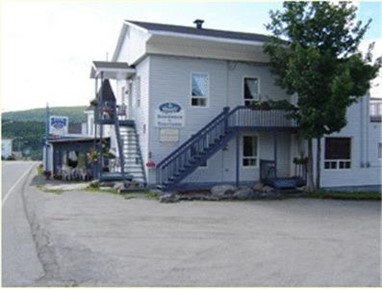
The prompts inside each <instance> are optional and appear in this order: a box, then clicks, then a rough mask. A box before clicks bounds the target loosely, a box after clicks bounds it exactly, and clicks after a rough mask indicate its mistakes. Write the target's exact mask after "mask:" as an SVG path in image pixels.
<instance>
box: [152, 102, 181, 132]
mask: <svg viewBox="0 0 382 289" xmlns="http://www.w3.org/2000/svg"><path fill="white" fill-rule="evenodd" d="M154 121H155V126H156V127H163V128H180V127H183V126H184V110H183V109H182V107H181V106H180V105H179V104H177V103H174V102H165V103H162V104H161V105H159V107H158V108H157V109H156V110H155V120H154Z"/></svg>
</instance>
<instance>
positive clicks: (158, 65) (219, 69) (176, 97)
mask: <svg viewBox="0 0 382 289" xmlns="http://www.w3.org/2000/svg"><path fill="white" fill-rule="evenodd" d="M145 61H146V62H148V63H149V65H147V66H149V68H150V69H149V77H150V81H149V85H148V90H149V91H148V97H149V111H148V117H149V125H148V126H147V128H150V129H148V134H149V137H148V139H147V138H143V140H148V142H149V143H148V146H146V145H145V144H144V143H143V142H141V145H142V147H143V149H144V150H146V149H147V151H146V152H147V153H148V152H151V154H152V159H153V160H154V162H155V163H158V162H160V161H161V160H162V159H163V158H165V157H166V156H167V155H169V154H170V153H171V152H172V151H173V150H175V149H176V148H177V147H178V146H179V145H181V144H182V143H183V142H185V141H186V140H187V139H188V138H189V137H190V135H191V134H192V133H195V132H197V131H198V130H199V129H201V128H202V127H203V126H204V125H205V124H207V123H208V122H209V121H210V120H212V119H213V118H214V117H215V116H216V115H218V114H219V113H221V112H222V110H223V107H225V106H230V107H231V108H234V107H236V106H237V105H243V104H244V100H243V96H242V95H243V79H244V77H246V76H254V77H258V78H259V79H260V95H261V98H262V99H264V100H265V99H283V98H287V97H288V96H287V95H286V94H285V93H284V92H283V91H281V90H280V89H279V88H278V87H276V86H275V85H274V83H273V79H272V78H271V75H270V72H269V68H268V67H266V66H259V65H255V64H246V63H233V62H228V61H222V60H206V59H193V58H182V57H171V56H149V57H147V58H146V59H145ZM137 69H138V71H139V66H138V67H137ZM193 72H201V73H207V74H208V76H209V96H208V106H207V107H193V106H191V74H192V73H193ZM138 73H139V72H138ZM143 79H145V78H144V77H142V80H143ZM144 86H146V85H144V84H143V83H142V89H143V87H144ZM164 102H175V103H177V104H179V105H180V106H181V107H182V109H184V110H185V126H184V127H183V128H181V129H180V131H179V135H180V141H179V142H178V143H161V142H160V141H159V128H158V127H155V121H154V114H155V110H156V109H157V108H158V107H159V105H160V104H162V103H164ZM142 106H145V104H143V103H142ZM145 113H147V111H145ZM136 116H137V118H136V120H137V124H138V125H139V124H140V123H142V120H139V119H140V118H142V116H141V115H136ZM253 134H255V135H257V136H258V140H259V155H258V159H260V158H266V159H273V135H272V134H269V133H253ZM242 135H243V134H241V137H240V150H241V147H242V144H241V142H242ZM246 135H248V133H246ZM240 155H241V151H240ZM278 159H279V168H280V172H281V175H289V171H290V162H291V159H290V135H289V134H279V136H278ZM235 177H236V140H235V139H233V140H231V141H230V142H229V144H228V146H227V148H226V149H225V150H223V151H219V152H218V153H216V154H215V155H214V156H213V157H212V158H210V159H209V160H208V166H207V168H198V169H197V170H196V171H195V172H194V173H193V174H192V175H190V176H189V177H187V178H186V179H185V180H184V181H183V182H234V181H235ZM258 178H259V168H258V167H257V168H244V167H242V166H241V159H240V180H241V181H255V180H257V179H258ZM148 182H149V183H150V184H154V183H155V170H151V171H150V173H149V179H148Z"/></svg>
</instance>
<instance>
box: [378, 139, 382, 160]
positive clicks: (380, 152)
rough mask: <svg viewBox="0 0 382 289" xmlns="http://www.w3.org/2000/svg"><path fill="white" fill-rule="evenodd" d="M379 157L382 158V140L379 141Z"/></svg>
mask: <svg viewBox="0 0 382 289" xmlns="http://www.w3.org/2000/svg"><path fill="white" fill-rule="evenodd" d="M378 158H379V159H382V142H380V143H378Z"/></svg>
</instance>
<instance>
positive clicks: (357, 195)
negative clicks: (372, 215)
mask: <svg viewBox="0 0 382 289" xmlns="http://www.w3.org/2000/svg"><path fill="white" fill-rule="evenodd" d="M307 198H312V199H332V200H354V201H366V200H369V201H380V200H381V193H380V192H340V191H330V190H319V191H314V192H307Z"/></svg>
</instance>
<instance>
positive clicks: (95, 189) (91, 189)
mask: <svg viewBox="0 0 382 289" xmlns="http://www.w3.org/2000/svg"><path fill="white" fill-rule="evenodd" d="M85 192H91V193H110V194H114V195H120V193H119V192H118V190H116V189H113V188H102V187H92V186H89V187H87V188H85Z"/></svg>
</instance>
